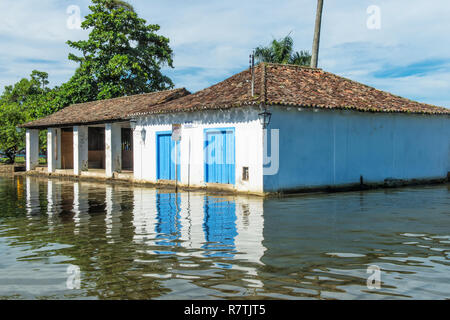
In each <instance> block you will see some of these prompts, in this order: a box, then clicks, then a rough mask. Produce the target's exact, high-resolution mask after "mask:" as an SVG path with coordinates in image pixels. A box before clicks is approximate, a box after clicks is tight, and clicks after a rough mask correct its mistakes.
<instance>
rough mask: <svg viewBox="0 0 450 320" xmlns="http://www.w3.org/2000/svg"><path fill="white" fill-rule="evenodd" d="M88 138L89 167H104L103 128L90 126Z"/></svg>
mask: <svg viewBox="0 0 450 320" xmlns="http://www.w3.org/2000/svg"><path fill="white" fill-rule="evenodd" d="M88 140H89V142H88V143H89V149H88V161H89V169H105V128H101V127H90V128H89V131H88Z"/></svg>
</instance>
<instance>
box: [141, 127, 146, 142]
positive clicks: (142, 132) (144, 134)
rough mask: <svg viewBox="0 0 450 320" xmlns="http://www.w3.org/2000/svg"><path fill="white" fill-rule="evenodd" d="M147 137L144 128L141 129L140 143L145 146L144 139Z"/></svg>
mask: <svg viewBox="0 0 450 320" xmlns="http://www.w3.org/2000/svg"><path fill="white" fill-rule="evenodd" d="M146 136H147V130H145V128H142V129H141V139H142V143H143V144H145V137H146Z"/></svg>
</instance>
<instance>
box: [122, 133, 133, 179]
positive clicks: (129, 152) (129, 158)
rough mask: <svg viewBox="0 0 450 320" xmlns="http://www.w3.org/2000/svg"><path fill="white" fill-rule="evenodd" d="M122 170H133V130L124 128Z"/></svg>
mask: <svg viewBox="0 0 450 320" xmlns="http://www.w3.org/2000/svg"><path fill="white" fill-rule="evenodd" d="M122 170H129V171H133V131H132V130H131V129H130V128H122Z"/></svg>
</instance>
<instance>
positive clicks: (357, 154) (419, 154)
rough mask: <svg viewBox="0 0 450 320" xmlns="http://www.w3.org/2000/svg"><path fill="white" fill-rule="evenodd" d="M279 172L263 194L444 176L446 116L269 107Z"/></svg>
mask: <svg viewBox="0 0 450 320" xmlns="http://www.w3.org/2000/svg"><path fill="white" fill-rule="evenodd" d="M271 112H272V121H271V124H270V127H269V129H279V141H280V143H279V149H280V159H279V161H280V162H279V170H278V173H277V174H276V175H266V176H264V191H266V192H271V191H278V190H280V189H296V188H303V187H318V186H339V185H345V184H352V183H359V182H360V176H362V177H363V179H364V182H369V183H370V182H372V183H378V182H383V181H384V180H385V179H408V180H409V179H432V178H445V177H446V176H447V172H449V171H450V117H448V116H434V115H413V114H411V115H408V114H388V113H363V112H355V111H337V110H333V111H331V110H316V111H314V110H312V109H304V108H303V109H301V108H300V109H299V108H284V107H272V108H271Z"/></svg>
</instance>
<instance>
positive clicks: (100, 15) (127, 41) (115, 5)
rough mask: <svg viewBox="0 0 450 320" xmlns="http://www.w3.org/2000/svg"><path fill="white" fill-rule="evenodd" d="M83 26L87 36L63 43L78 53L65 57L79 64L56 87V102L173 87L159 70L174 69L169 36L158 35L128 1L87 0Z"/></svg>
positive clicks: (107, 97) (155, 28) (155, 27)
mask: <svg viewBox="0 0 450 320" xmlns="http://www.w3.org/2000/svg"><path fill="white" fill-rule="evenodd" d="M92 2H93V5H92V6H90V7H89V8H90V10H91V13H90V14H89V15H87V16H86V17H85V21H84V22H83V23H82V28H83V29H85V30H87V29H89V30H90V34H89V39H88V40H81V41H68V42H67V43H68V45H69V46H70V47H72V48H74V49H77V50H79V51H81V52H82V55H81V56H76V55H74V54H70V55H69V59H70V60H72V61H75V62H77V63H79V67H78V69H77V71H76V73H75V75H74V76H73V77H72V78H71V79H70V80H69V82H67V83H65V84H64V85H62V86H61V88H60V89H59V90H60V99H59V100H60V101H59V102H60V103H63V104H66V103H67V104H70V103H78V102H86V101H92V100H101V99H109V98H114V97H119V96H124V95H131V94H139V93H146V92H153V91H159V90H165V89H168V88H172V87H173V83H172V81H171V79H169V78H168V77H167V76H164V75H163V74H162V73H161V68H162V67H163V66H165V65H168V66H170V67H172V68H173V60H172V56H173V52H172V49H171V48H170V47H169V39H167V38H165V37H163V36H161V35H158V34H157V33H156V32H157V31H158V30H159V29H160V27H159V25H156V24H147V22H146V21H145V20H144V19H141V18H139V17H138V15H137V14H136V12H134V9H133V7H132V6H131V5H129V4H128V3H126V2H124V1H117V0H92Z"/></svg>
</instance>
